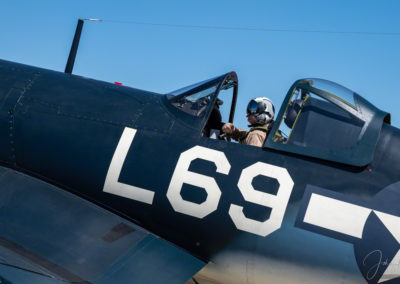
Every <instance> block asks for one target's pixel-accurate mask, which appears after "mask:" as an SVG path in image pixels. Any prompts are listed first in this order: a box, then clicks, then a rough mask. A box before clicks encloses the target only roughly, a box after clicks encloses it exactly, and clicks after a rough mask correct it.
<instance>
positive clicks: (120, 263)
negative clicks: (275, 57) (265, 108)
mask: <svg viewBox="0 0 400 284" xmlns="http://www.w3.org/2000/svg"><path fill="white" fill-rule="evenodd" d="M237 94H238V78H237V76H236V74H235V73H234V72H231V73H227V74H224V75H222V76H219V77H215V78H213V79H210V80H206V81H203V82H201V83H198V84H195V85H192V86H189V87H186V88H183V89H180V90H177V91H175V92H171V93H169V94H157V93H152V92H148V91H142V90H138V89H133V88H130V87H125V86H119V85H116V84H110V83H105V82H100V81H96V80H92V79H88V78H83V77H80V76H76V75H72V74H64V73H61V72H55V71H50V70H45V69H40V68H35V67H30V66H26V65H22V64H17V63H12V62H7V61H0V137H1V139H0V163H1V166H0V192H1V194H0V283H64V282H72V283H81V282H83V283H186V282H188V283H366V282H367V283H399V281H400V163H399V159H400V155H399V145H400V131H399V129H397V128H395V127H393V126H391V125H390V115H389V114H388V113H386V112H384V111H381V110H379V109H378V108H376V107H375V106H374V105H372V104H371V103H369V102H368V101H366V100H365V99H364V98H363V97H361V96H360V95H358V94H356V93H354V92H352V91H350V90H349V89H346V88H344V87H342V86H339V85H337V84H335V83H332V82H329V81H326V80H321V79H302V80H298V81H296V82H295V83H294V84H293V85H292V86H291V87H290V89H289V91H288V93H287V95H286V98H285V99H284V103H283V104H282V107H281V109H280V111H279V113H278V115H277V117H276V119H275V123H274V126H273V127H272V129H271V131H270V134H269V136H268V138H267V140H266V141H265V144H264V146H263V147H261V148H260V147H254V146H249V145H242V144H239V143H233V142H231V141H228V140H227V139H218V138H221V136H219V135H218V134H219V130H220V129H221V125H222V122H228V121H229V122H233V117H234V112H235V105H236V97H237ZM221 101H224V102H225V105H226V104H227V102H230V114H229V117H221V113H220V112H219V109H218V106H219V105H220V104H221ZM213 138H216V139H213Z"/></svg>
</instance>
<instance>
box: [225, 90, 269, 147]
mask: <svg viewBox="0 0 400 284" xmlns="http://www.w3.org/2000/svg"><path fill="white" fill-rule="evenodd" d="M274 115H275V108H274V105H273V104H272V101H271V100H270V99H268V98H265V97H258V98H255V99H252V100H251V101H250V102H249V104H248V105H247V121H248V122H249V123H250V125H249V127H251V129H250V130H243V129H240V128H237V127H235V126H234V125H233V124H232V123H225V124H224V125H223V126H222V132H224V133H225V134H226V135H227V136H228V137H231V138H233V139H235V140H236V141H239V143H242V144H247V145H253V146H257V147H262V146H263V145H264V141H265V139H266V138H267V136H268V133H269V132H270V130H271V128H272V125H273V122H274V120H273V119H274Z"/></svg>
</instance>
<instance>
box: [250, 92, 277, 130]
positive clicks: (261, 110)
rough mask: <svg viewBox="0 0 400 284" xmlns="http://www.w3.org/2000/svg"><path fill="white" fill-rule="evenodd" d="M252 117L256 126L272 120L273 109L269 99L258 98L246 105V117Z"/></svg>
mask: <svg viewBox="0 0 400 284" xmlns="http://www.w3.org/2000/svg"><path fill="white" fill-rule="evenodd" d="M250 115H252V116H253V117H254V120H255V121H256V124H257V125H264V124H266V123H268V122H270V121H271V120H273V119H274V115H275V108H274V104H273V103H272V102H271V100H270V99H268V98H265V97H258V98H255V99H252V100H251V101H250V102H249V104H248V105H247V117H248V116H250Z"/></svg>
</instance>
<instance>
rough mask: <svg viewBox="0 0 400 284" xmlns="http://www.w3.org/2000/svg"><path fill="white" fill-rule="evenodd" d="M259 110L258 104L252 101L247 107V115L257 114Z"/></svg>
mask: <svg viewBox="0 0 400 284" xmlns="http://www.w3.org/2000/svg"><path fill="white" fill-rule="evenodd" d="M257 109H258V103H257V102H256V101H254V100H251V101H250V102H249V104H248V105H247V114H248V115H250V114H255V113H256V112H257Z"/></svg>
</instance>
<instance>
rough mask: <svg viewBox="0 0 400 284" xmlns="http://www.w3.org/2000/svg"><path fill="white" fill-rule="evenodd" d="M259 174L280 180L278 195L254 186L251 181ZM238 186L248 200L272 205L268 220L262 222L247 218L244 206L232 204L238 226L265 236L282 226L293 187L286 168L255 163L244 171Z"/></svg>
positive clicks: (231, 212)
mask: <svg viewBox="0 0 400 284" xmlns="http://www.w3.org/2000/svg"><path fill="white" fill-rule="evenodd" d="M258 175H263V176H267V177H271V178H275V179H277V180H278V182H279V189H278V193H277V195H273V194H269V193H266V192H261V191H257V190H255V189H254V188H253V186H252V184H251V183H252V181H253V179H254V178H255V177H256V176H258ZM238 187H239V190H240V192H241V193H242V195H243V197H244V199H245V200H246V201H248V202H252V203H255V204H259V205H263V206H266V207H270V208H271V209H272V211H271V215H270V217H269V219H268V220H266V221H264V222H260V221H256V220H252V219H249V218H247V217H246V216H245V215H244V213H243V207H241V206H238V205H235V204H232V205H231V207H230V209H229V216H231V218H232V221H233V223H235V226H236V228H238V229H239V230H243V231H246V232H250V233H253V234H256V235H260V236H263V237H265V236H267V235H269V234H271V233H272V232H274V231H276V230H277V229H279V228H280V227H281V225H282V220H283V216H284V214H285V211H286V207H287V204H288V202H289V197H290V194H291V193H292V189H293V180H292V178H291V177H290V175H289V173H288V171H287V170H286V169H285V168H281V167H277V166H273V165H269V164H265V163H262V162H258V163H255V164H254V165H251V166H249V167H247V168H245V169H244V170H243V171H242V174H241V175H240V178H239V182H238Z"/></svg>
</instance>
